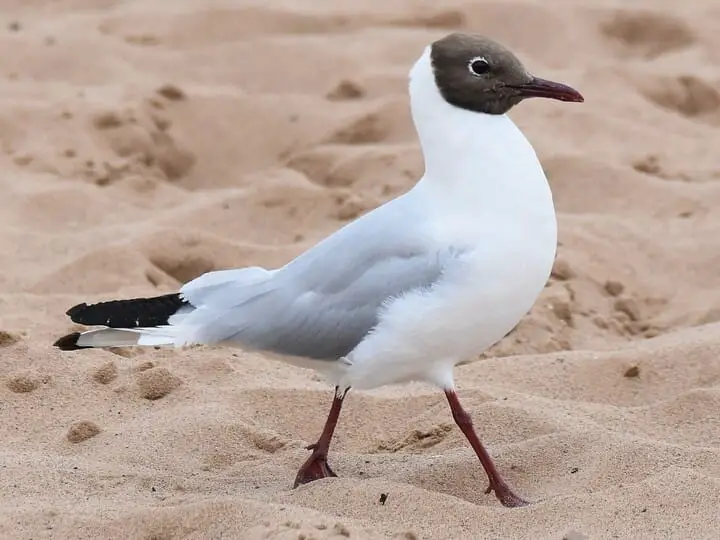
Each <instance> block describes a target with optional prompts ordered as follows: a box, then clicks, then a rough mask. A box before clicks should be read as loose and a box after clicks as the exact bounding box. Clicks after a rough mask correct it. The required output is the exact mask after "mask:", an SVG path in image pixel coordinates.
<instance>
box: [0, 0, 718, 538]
mask: <svg viewBox="0 0 720 540" xmlns="http://www.w3.org/2000/svg"><path fill="white" fill-rule="evenodd" d="M2 5H3V10H2V11H1V13H0V47H2V50H3V51H5V52H4V54H2V55H0V173H1V174H0V186H1V188H2V196H1V197H0V268H1V269H2V272H0V537H1V538H3V539H5V538H7V539H28V540H29V539H33V540H38V539H51V538H52V539H55V538H57V539H66V538H67V539H91V538H92V539H101V538H103V539H105V538H112V539H115V538H117V539H124V538H129V539H138V540H174V539H188V540H190V539H192V540H199V539H241V540H260V539H272V540H290V539H292V540H301V539H304V540H311V539H313V540H322V539H336V540H338V539H342V538H351V539H361V540H364V539H373V540H374V539H395V540H426V539H427V540H430V539H432V540H440V539H516V538H517V539H532V540H537V539H557V540H560V539H563V538H566V539H568V540H582V539H586V540H587V539H605V538H607V539H613V538H619V539H655V538H663V539H665V538H677V539H686V538H695V539H714V538H718V537H720V525H719V524H718V519H717V515H718V509H719V508H720V270H719V269H720V212H718V207H720V154H719V151H718V149H719V148H720V33H719V32H718V31H717V30H718V27H719V26H720V6H718V4H717V2H715V1H714V0H696V1H693V2H684V3H679V4H678V3H676V2H670V1H669V0H637V1H635V2H632V3H631V2H620V1H619V0H587V1H581V0H552V1H546V0H508V1H505V2H501V1H499V0H498V1H470V0H449V1H447V2H434V1H430V0H365V1H363V2H358V1H356V0H294V1H292V2H291V1H289V0H272V1H261V0H255V1H253V0H236V1H229V0H206V1H200V0H176V1H173V2H169V1H166V2H163V1H161V0H54V1H50V0H35V1H32V2H26V1H20V0H4V1H3V2H2ZM456 30H460V31H469V32H478V33H482V34H486V35H488V36H490V37H493V38H495V39H497V40H499V41H500V42H502V43H504V44H506V45H507V46H509V47H510V48H511V49H512V50H513V51H515V52H516V53H517V55H518V56H519V57H520V58H521V59H522V60H523V62H524V63H525V65H526V66H527V67H528V68H529V69H530V70H531V71H532V72H533V73H535V74H537V75H539V76H542V77H546V78H550V79H554V80H558V81H562V82H565V83H567V84H570V85H571V86H573V87H575V88H577V89H578V90H579V91H580V92H582V94H583V95H584V96H585V100H586V102H585V103H583V104H572V105H568V104H562V103H559V102H553V101H549V100H529V101H528V102H526V103H523V104H521V105H519V106H518V107H516V108H515V109H513V110H512V111H511V113H510V116H511V117H512V118H513V120H514V121H515V122H516V123H517V124H518V126H519V127H520V128H521V129H522V130H523V131H524V133H525V134H526V136H527V137H528V139H529V140H530V141H531V142H532V144H533V145H534V147H535V148H536V150H537V152H538V156H539V157H540V160H541V162H542V165H543V167H544V169H545V171H546V173H547V176H548V178H549V181H550V184H551V186H552V189H553V193H554V198H555V204H556V208H557V211H558V220H559V236H560V245H559V248H558V256H557V261H556V264H555V268H554V271H553V275H552V277H551V279H550V281H549V283H548V285H547V287H546V288H545V290H544V292H543V293H542V296H541V298H540V299H539V300H538V302H537V303H536V305H535V307H534V308H533V310H532V312H531V313H530V314H528V316H527V317H526V318H525V319H523V321H522V322H521V323H520V324H519V326H518V327H517V328H516V329H515V331H513V332H512V333H511V334H510V335H508V336H507V337H506V338H505V339H504V340H503V341H502V342H500V343H498V344H497V345H496V346H494V347H493V348H492V349H491V350H489V351H486V352H485V353H484V354H482V355H480V356H478V357H477V358H474V359H468V360H471V361H470V362H468V363H467V364H466V365H463V366H460V367H459V368H458V369H457V370H456V380H457V384H458V392H459V395H460V397H461V399H462V400H463V403H464V405H465V407H466V408H467V410H468V411H469V412H470V413H471V414H472V415H473V418H474V421H475V425H476V428H477V429H478V432H479V434H480V436H481V438H482V439H483V441H484V442H485V444H486V445H487V447H488V449H489V451H490V453H491V454H492V455H493V456H494V458H495V460H496V463H497V465H498V467H499V468H500V469H501V470H502V471H503V472H504V474H505V475H506V477H507V479H508V481H509V482H510V483H512V485H513V486H514V487H515V488H516V489H517V490H518V491H519V492H520V493H521V494H523V495H524V496H525V497H527V498H528V499H530V500H531V501H533V502H534V504H532V505H530V506H528V507H525V508H520V509H507V508H504V507H502V506H501V505H500V503H499V502H498V501H497V500H496V499H495V497H494V496H492V495H486V494H485V493H484V490H485V487H486V478H485V475H484V473H483V471H482V469H481V467H480V465H479V463H478V461H477V459H476V458H475V455H474V454H473V452H472V449H471V448H470V447H469V446H468V444H467V442H466V440H465V438H464V437H463V435H462V433H461V432H460V431H459V429H458V428H457V427H456V426H455V425H454V423H453V420H452V417H451V416H450V412H449V409H448V407H447V404H446V401H445V397H444V396H443V394H442V392H440V391H438V390H437V389H435V388H432V387H430V386H427V385H422V384H413V385H405V386H392V387H385V388H381V389H378V390H374V391H371V392H354V393H351V394H350V395H349V397H348V399H347V400H346V404H345V407H344V410H343V413H342V418H341V421H340V424H339V426H338V428H337V431H336V435H335V439H334V441H333V446H332V448H331V455H330V461H331V463H332V466H333V469H334V470H335V472H336V473H337V474H338V476H339V478H332V479H327V480H322V481H318V482H314V483H312V484H308V485H306V486H302V487H300V488H298V489H292V481H293V479H294V477H295V473H296V471H297V468H298V467H299V465H300V464H301V463H302V462H303V460H304V459H305V458H306V457H307V451H306V450H305V449H304V447H305V446H306V445H308V444H309V443H311V442H314V441H315V439H316V437H317V436H318V434H319V432H320V430H321V428H322V424H323V422H324V419H325V415H326V413H327V409H328V407H329V405H330V400H331V396H332V393H331V388H330V386H328V385H327V384H326V383H325V382H324V381H323V380H322V379H321V378H320V377H319V376H318V375H316V374H315V373H313V372H311V371H307V370H302V369H300V368H295V367H290V366H288V365H285V364H282V363H279V362H276V361H273V360H271V359H268V358H265V357H263V355H261V354H254V353H247V352H244V351H242V350H239V349H235V350H233V349H227V348H220V347H193V348H189V349H185V350H173V349H154V348H152V347H151V348H146V349H129V348H128V349H113V350H89V351H78V352H71V353H63V352H61V351H59V350H57V349H54V348H53V347H52V343H53V341H54V340H55V339H56V338H57V337H59V336H61V335H63V334H66V333H68V332H72V331H76V330H80V329H82V327H79V326H76V325H74V324H73V323H72V322H70V321H69V319H68V318H67V317H66V316H65V311H66V310H67V309H68V308H69V307H70V306H72V305H74V304H76V303H78V302H91V301H101V300H108V299H113V298H122V297H132V296H147V295H158V294H163V293H166V292H171V291H174V290H176V289H177V288H178V287H179V286H180V285H181V284H182V283H184V282H186V281H188V280H190V279H192V278H194V277H195V276H198V275H200V274H201V273H203V272H206V271H209V270H213V269H223V268H231V267H236V266H245V265H261V266H268V267H272V266H277V265H282V264H284V263H285V262H287V261H288V260H290V259H291V258H292V257H294V256H296V255H297V254H299V253H301V252H302V251H303V250H305V249H307V248H308V247H310V246H312V245H313V244H314V243H316V242H317V241H319V240H320V239H322V238H323V237H324V236H326V235H328V234H330V233H331V232H333V231H335V230H336V229H338V228H339V227H341V226H342V225H343V224H345V223H347V222H348V221H349V220H352V219H354V218H356V217H358V216H360V215H362V214H363V213H365V212H366V211H368V210H369V209H372V208H374V207H376V206H378V205H379V204H382V203H383V202H385V201H387V200H388V199H390V198H392V197H395V196H397V195H398V194H400V193H402V192H404V191H405V190H407V189H408V188H410V187H411V186H412V185H413V183H414V182H415V181H416V180H417V179H418V178H419V177H420V176H421V175H422V169H423V164H422V156H421V153H420V148H419V144H418V141H417V138H416V134H415V131H414V128H413V126H412V123H411V119H410V114H409V109H408V96H407V75H408V71H409V69H410V67H411V65H412V64H413V62H414V61H415V60H416V59H417V57H418V56H419V55H420V54H421V53H422V51H423V49H424V47H425V46H426V45H427V44H429V43H430V42H431V41H433V40H435V39H437V38H439V37H442V36H443V35H445V34H447V33H449V32H451V31H456ZM381 495H384V497H382V498H383V500H384V504H382V503H381V502H380V499H381Z"/></svg>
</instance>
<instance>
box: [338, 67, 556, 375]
mask: <svg viewBox="0 0 720 540" xmlns="http://www.w3.org/2000/svg"><path fill="white" fill-rule="evenodd" d="M426 57H427V54H426V55H424V57H422V58H421V59H420V60H419V61H418V63H417V64H416V66H415V67H414V68H413V71H412V72H411V73H412V78H411V84H410V94H411V102H412V108H413V119H414V121H415V124H416V128H417V131H418V134H419V137H420V140H421V143H422V147H423V154H424V157H425V167H426V173H425V176H424V177H423V179H422V180H421V181H420V182H418V184H417V185H416V186H415V188H414V189H413V190H412V191H411V192H410V193H409V194H408V196H409V197H412V198H413V203H414V204H418V205H419V206H421V207H423V208H425V209H426V211H425V213H426V216H427V219H426V220H425V222H424V223H423V224H422V225H420V224H419V226H422V227H423V229H425V230H426V234H427V238H428V242H430V243H433V244H435V245H436V246H438V247H441V248H442V247H448V246H457V247H461V248H464V249H465V250H466V255H464V256H463V257H462V258H460V259H458V260H457V261H455V262H453V263H452V264H451V265H449V266H448V268H447V269H446V272H445V274H444V276H443V278H442V280H441V281H440V282H439V283H438V284H437V285H436V286H435V287H433V288H432V289H431V290H430V291H420V292H417V293H414V294H410V295H407V296H405V297H403V298H401V299H397V300H395V301H393V302H392V304H390V305H389V307H388V309H387V310H386V311H385V312H384V313H383V314H382V317H381V320H380V323H379V325H378V326H377V328H376V331H374V332H373V333H372V334H371V335H370V336H368V337H367V338H366V339H365V340H364V341H363V342H362V343H360V344H359V345H358V347H356V349H355V350H354V351H353V353H352V354H351V355H350V357H349V359H348V360H349V361H350V362H351V364H352V365H351V366H350V367H349V368H348V369H347V372H346V373H345V375H344V383H345V384H349V385H352V386H353V387H355V388H373V387H376V386H380V385H384V384H391V383H396V382H404V381H407V380H425V381H428V382H431V383H434V384H437V385H439V386H441V387H444V388H451V387H452V385H453V382H452V367H453V366H454V365H455V364H457V363H458V362H460V361H462V360H464V359H466V358H468V357H470V356H474V355H477V354H479V353H481V352H482V351H483V350H485V349H486V348H487V347H489V346H491V345H493V344H494V343H496V342H497V341H499V340H500V339H502V338H503V337H504V336H505V334H507V332H509V331H510V330H511V329H512V328H513V327H514V326H515V325H516V324H517V323H518V322H519V320H520V319H521V317H522V316H523V315H525V314H526V313H527V312H528V311H529V310H530V308H531V307H532V305H533V304H534V302H535V301H536V299H537V297H538V295H539V294H540V292H541V291H542V289H543V287H544V285H545V283H546V281H547V279H548V277H549V275H550V271H551V268H552V264H553V260H554V257H555V249H556V245H557V224H556V218H555V209H554V206H553V201H552V194H551V192H550V188H549V186H548V183H547V179H546V178H545V175H544V173H543V170H542V168H541V166H540V163H539V162H538V160H537V157H536V155H535V152H534V150H533V148H532V146H531V145H530V144H529V142H528V141H527V139H526V138H525V137H524V136H523V134H522V133H521V132H520V131H519V130H518V129H517V127H516V126H515V124H513V122H512V121H511V120H510V119H509V118H508V117H507V116H505V115H484V114H477V113H471V112H468V111H464V110H461V109H458V108H455V107H452V106H450V105H448V104H447V103H446V102H445V101H444V100H443V99H442V97H441V96H440V95H439V93H438V92H437V88H436V87H435V84H434V79H433V77H432V71H431V69H430V68H429V65H428V62H429V60H428V59H427V58H426Z"/></svg>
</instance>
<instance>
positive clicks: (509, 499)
mask: <svg viewBox="0 0 720 540" xmlns="http://www.w3.org/2000/svg"><path fill="white" fill-rule="evenodd" d="M445 395H446V396H447V400H448V403H449V404H450V410H451V411H452V415H453V419H454V420H455V423H456V424H457V425H458V427H459V428H460V430H461V431H462V432H463V433H464V434H465V437H467V440H468V441H469V442H470V446H472V447H473V450H475V453H476V454H477V457H478V458H480V463H481V464H482V466H483V469H485V472H486V473H487V476H488V480H489V481H490V485H489V486H488V488H487V489H486V490H485V493H490V492H491V491H494V492H495V496H496V497H497V498H498V500H499V501H500V502H501V503H502V505H503V506H509V507H516V506H526V505H527V504H529V503H528V502H527V501H526V500H524V499H522V498H521V497H519V496H517V495H515V493H513V491H512V489H510V487H509V486H508V485H507V484H506V483H505V480H503V477H502V476H501V475H500V472H499V471H498V470H497V468H496V467H495V464H494V463H493V460H492V458H491V457H490V454H488V452H487V450H485V447H484V446H483V444H482V443H481V442H480V439H478V436H477V434H476V433H475V430H474V429H473V423H472V418H470V415H469V414H468V413H467V412H466V411H465V409H463V408H462V405H460V400H459V399H458V397H457V394H456V393H455V392H454V391H452V390H446V391H445Z"/></svg>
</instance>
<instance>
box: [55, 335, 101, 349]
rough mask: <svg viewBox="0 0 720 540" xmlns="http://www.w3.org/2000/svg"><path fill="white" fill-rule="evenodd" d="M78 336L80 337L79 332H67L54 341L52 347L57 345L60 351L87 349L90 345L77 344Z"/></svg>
mask: <svg viewBox="0 0 720 540" xmlns="http://www.w3.org/2000/svg"><path fill="white" fill-rule="evenodd" d="M78 338H80V332H73V333H72V334H68V335H67V336H63V337H61V338H60V339H58V340H57V341H55V343H53V347H57V348H58V349H60V350H61V351H78V350H80V349H89V348H92V347H81V346H80V345H78V344H77V342H78Z"/></svg>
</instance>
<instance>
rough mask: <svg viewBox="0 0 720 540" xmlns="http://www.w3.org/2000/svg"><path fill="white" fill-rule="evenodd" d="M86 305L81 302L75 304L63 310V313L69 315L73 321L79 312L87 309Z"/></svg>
mask: <svg viewBox="0 0 720 540" xmlns="http://www.w3.org/2000/svg"><path fill="white" fill-rule="evenodd" d="M87 307H88V305H87V304H86V303H85V302H83V303H82V304H77V305H76V306H73V307H71V308H70V309H68V310H67V311H66V312H65V315H67V316H68V317H70V319H72V320H73V321H75V318H76V317H77V316H78V315H79V314H81V313H82V312H83V311H85V310H86V309H87Z"/></svg>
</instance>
